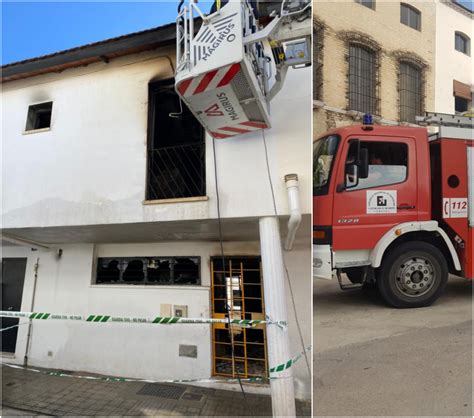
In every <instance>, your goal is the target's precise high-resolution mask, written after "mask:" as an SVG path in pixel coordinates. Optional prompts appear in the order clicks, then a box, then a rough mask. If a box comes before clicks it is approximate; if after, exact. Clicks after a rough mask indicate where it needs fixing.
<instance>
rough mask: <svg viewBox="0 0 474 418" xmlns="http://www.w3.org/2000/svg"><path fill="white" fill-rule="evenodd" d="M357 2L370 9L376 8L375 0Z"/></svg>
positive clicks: (359, 0)
mask: <svg viewBox="0 0 474 418" xmlns="http://www.w3.org/2000/svg"><path fill="white" fill-rule="evenodd" d="M355 2H356V3H359V4H362V5H363V6H365V7H368V8H369V9H372V10H375V0H355Z"/></svg>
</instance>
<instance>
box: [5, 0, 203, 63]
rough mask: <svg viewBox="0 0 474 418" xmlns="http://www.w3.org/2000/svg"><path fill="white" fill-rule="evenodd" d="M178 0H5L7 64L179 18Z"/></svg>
mask: <svg viewBox="0 0 474 418" xmlns="http://www.w3.org/2000/svg"><path fill="white" fill-rule="evenodd" d="M178 3H179V1H178V0H175V1H164V0H160V1H148V2H125V1H123V2H112V1H109V2H85V1H84V2H67V1H66V2H53V1H49V2H23V1H16V2H12V1H5V0H4V1H2V6H1V7H2V57H1V64H2V65H4V64H8V63H11V62H16V61H21V60H24V59H28V58H34V57H38V56H41V55H45V54H50V53H53V52H57V51H62V50H64V49H69V48H74V47H76V46H81V45H85V44H88V43H91V42H97V41H102V40H104V39H108V38H113V37H116V36H120V35H126V34H128V33H132V32H137V31H141V30H145V29H150V28H153V27H157V26H162V25H165V24H168V23H174V22H175V20H176V14H177V7H178ZM206 6H208V4H206V5H203V6H202V7H203V9H204V10H205V11H207V10H206Z"/></svg>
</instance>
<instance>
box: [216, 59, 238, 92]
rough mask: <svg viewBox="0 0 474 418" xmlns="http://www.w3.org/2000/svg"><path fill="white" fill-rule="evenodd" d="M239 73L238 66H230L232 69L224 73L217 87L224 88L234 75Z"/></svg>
mask: <svg viewBox="0 0 474 418" xmlns="http://www.w3.org/2000/svg"><path fill="white" fill-rule="evenodd" d="M239 71H240V64H232V67H230V68H229V70H228V71H227V72H226V74H225V76H224V77H222V80H221V81H220V82H219V84H218V85H217V87H222V86H226V85H227V84H229V83H230V82H231V81H232V79H233V78H234V77H235V75H236V74H237V73H238V72H239Z"/></svg>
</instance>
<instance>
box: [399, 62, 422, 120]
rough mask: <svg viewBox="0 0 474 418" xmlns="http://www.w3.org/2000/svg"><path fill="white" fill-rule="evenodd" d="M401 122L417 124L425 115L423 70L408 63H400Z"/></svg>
mask: <svg viewBox="0 0 474 418" xmlns="http://www.w3.org/2000/svg"><path fill="white" fill-rule="evenodd" d="M399 86H400V87H399V91H400V121H402V122H411V123H415V122H416V116H422V114H423V69H422V68H421V67H419V66H418V65H416V64H413V63H411V62H408V61H400V69H399Z"/></svg>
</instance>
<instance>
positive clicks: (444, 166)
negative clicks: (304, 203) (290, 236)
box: [313, 118, 474, 308]
mask: <svg viewBox="0 0 474 418" xmlns="http://www.w3.org/2000/svg"><path fill="white" fill-rule="evenodd" d="M468 119H469V121H468V123H469V124H472V120H471V118H468ZM448 125H450V126H440V127H439V128H438V132H437V133H436V134H434V135H431V136H430V135H428V130H427V128H426V127H405V126H373V125H371V124H368V125H357V126H354V125H353V126H348V127H343V128H339V129H334V130H332V131H330V132H327V133H326V134H325V135H323V136H322V137H320V138H319V139H318V140H316V141H315V146H314V168H313V169H314V173H313V206H314V207H313V244H314V248H313V265H314V270H313V271H314V277H315V278H323V279H331V278H332V277H333V276H334V275H335V276H337V278H338V280H339V283H340V285H341V288H342V289H352V288H360V287H363V286H367V285H370V284H371V283H376V285H377V287H378V289H379V291H380V294H381V296H382V297H383V299H384V300H385V301H386V302H387V303H388V304H390V305H392V306H394V307H397V308H406V307H420V306H427V305H430V304H431V303H433V302H434V301H435V300H436V299H437V298H438V297H439V296H440V294H441V293H442V291H443V289H444V287H445V285H446V283H447V280H448V274H449V273H452V274H455V275H458V276H462V277H465V278H468V279H472V278H473V276H474V272H473V245H474V233H473V225H474V210H473V208H474V203H473V192H474V191H473V181H474V152H473V150H474V140H473V133H472V132H473V131H472V128H471V127H459V126H454V124H448ZM342 273H346V275H347V278H348V279H349V281H350V282H351V284H344V283H343V282H344V280H343V276H342Z"/></svg>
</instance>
